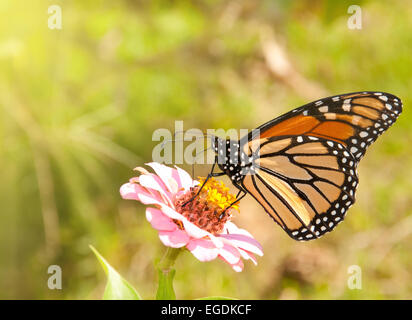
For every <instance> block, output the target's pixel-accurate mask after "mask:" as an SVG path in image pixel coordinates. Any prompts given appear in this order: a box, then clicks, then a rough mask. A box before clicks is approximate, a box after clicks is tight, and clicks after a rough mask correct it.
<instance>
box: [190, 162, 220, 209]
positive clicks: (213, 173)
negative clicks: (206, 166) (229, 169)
mask: <svg viewBox="0 0 412 320" xmlns="http://www.w3.org/2000/svg"><path fill="white" fill-rule="evenodd" d="M216 163H217V157H216V158H215V162H214V163H213V166H212V170H210V173H209V174H208V175H207V177H206V179H205V181H203V183H202V185H201V187H200V189H199V190H198V191H197V193H196V194H195V195H194V196H193V197H192V198H190V199H189V200H187V201H186V202H185V203H184V204H183V205H182V207H184V206H186V205H187V204H188V203H189V202H192V201H193V200H194V199H196V197H197V196H198V195H199V194H200V192H201V191H202V189H203V187H204V186H205V185H206V183H207V181H208V180H209V179H210V178H212V177H220V176H223V175H225V173H224V172H213V171H214V169H215V166H216Z"/></svg>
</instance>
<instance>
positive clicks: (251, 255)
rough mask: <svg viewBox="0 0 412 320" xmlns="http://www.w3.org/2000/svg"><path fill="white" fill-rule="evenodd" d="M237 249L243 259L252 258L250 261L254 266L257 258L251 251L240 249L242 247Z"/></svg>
mask: <svg viewBox="0 0 412 320" xmlns="http://www.w3.org/2000/svg"><path fill="white" fill-rule="evenodd" d="M238 250H239V252H240V254H241V256H242V258H243V259H244V260H252V262H253V263H254V264H255V266H256V265H257V260H256V258H255V256H254V255H253V254H252V253H251V252H249V251H245V250H242V249H238Z"/></svg>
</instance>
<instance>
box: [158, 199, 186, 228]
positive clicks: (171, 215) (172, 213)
mask: <svg viewBox="0 0 412 320" xmlns="http://www.w3.org/2000/svg"><path fill="white" fill-rule="evenodd" d="M159 205H160V210H162V212H163V213H164V214H165V215H166V216H168V217H169V218H171V219H176V220H179V221H182V222H183V221H184V220H186V218H185V217H183V216H182V215H181V214H180V213H179V212H177V211H176V210H175V209H174V208H171V207H169V206H168V205H166V204H164V203H161V204H159ZM186 221H187V220H186ZM183 226H184V222H183Z"/></svg>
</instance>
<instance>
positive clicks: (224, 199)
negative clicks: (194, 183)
mask: <svg viewBox="0 0 412 320" xmlns="http://www.w3.org/2000/svg"><path fill="white" fill-rule="evenodd" d="M198 180H199V183H200V185H202V184H203V183H204V182H205V180H206V178H205V177H199V178H198ZM201 193H202V196H204V197H205V198H206V199H207V201H208V202H210V203H213V204H214V205H216V206H217V207H219V208H222V209H226V208H228V207H229V206H230V205H231V204H232V203H233V202H235V201H236V196H235V195H233V194H231V193H230V192H229V188H228V187H226V186H225V184H224V183H223V182H222V181H219V180H216V179H215V178H210V179H209V180H208V181H207V182H206V184H205V185H204V186H203V189H202V191H201ZM231 208H233V209H235V210H237V211H239V204H238V203H235V204H234V205H232V206H231Z"/></svg>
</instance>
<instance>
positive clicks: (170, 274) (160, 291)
mask: <svg viewBox="0 0 412 320" xmlns="http://www.w3.org/2000/svg"><path fill="white" fill-rule="evenodd" d="M175 273H176V270H175V269H173V268H168V269H158V274H159V287H158V288H157V293H156V299H157V300H176V294H175V291H174V290H173V278H174V276H175Z"/></svg>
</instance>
